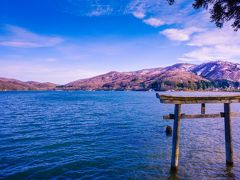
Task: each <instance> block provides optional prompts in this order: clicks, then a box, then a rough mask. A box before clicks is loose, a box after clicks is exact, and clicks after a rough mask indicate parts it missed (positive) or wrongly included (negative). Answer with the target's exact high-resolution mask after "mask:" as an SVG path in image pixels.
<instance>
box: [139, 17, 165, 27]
mask: <svg viewBox="0 0 240 180" xmlns="http://www.w3.org/2000/svg"><path fill="white" fill-rule="evenodd" d="M143 22H144V23H145V24H148V25H150V26H153V27H159V26H161V25H163V24H164V22H163V21H162V20H160V19H157V18H148V19H144V20H143Z"/></svg>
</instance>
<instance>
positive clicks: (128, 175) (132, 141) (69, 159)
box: [0, 91, 240, 179]
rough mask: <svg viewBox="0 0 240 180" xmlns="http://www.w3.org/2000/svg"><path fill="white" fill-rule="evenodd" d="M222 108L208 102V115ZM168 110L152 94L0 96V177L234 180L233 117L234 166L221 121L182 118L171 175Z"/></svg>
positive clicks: (238, 131) (239, 123)
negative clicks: (229, 163)
mask: <svg viewBox="0 0 240 180" xmlns="http://www.w3.org/2000/svg"><path fill="white" fill-rule="evenodd" d="M165 94H167V93H165ZM181 94H189V93H181ZM200 94H202V93H200ZM207 94H209V93H207ZM195 95H196V94H195ZM222 106H223V105H208V104H207V106H206V111H207V112H219V111H223V107H222ZM173 108H174V106H173V105H166V104H160V103H159V100H158V99H157V98H156V96H155V93H154V92H82V91H73V92H65V91H59V92H54V91H49V92H30V91H29V92H1V93H0V179H1V178H10V179H12V178H16V179H24V178H27V179H36V178H37V179H50V178H81V179H159V178H162V179H167V178H171V177H172V178H180V179H182V178H184V179H192V178H199V177H201V178H200V179H204V178H205V179H216V178H217V179H240V119H237V118H234V119H233V120H232V126H233V146H234V166H233V167H232V168H230V167H226V165H225V145H224V121H223V119H193V120H182V121H181V139H180V156H179V171H178V173H177V174H172V173H171V172H170V171H169V169H170V158H171V146H172V138H171V137H167V136H166V134H165V127H166V125H172V123H173V121H165V120H163V119H162V115H164V114H168V113H172V112H173ZM232 110H234V111H238V112H239V111H240V104H233V105H232ZM182 111H183V112H186V113H191V114H193V113H198V112H200V106H199V105H190V106H189V105H185V106H183V107H182Z"/></svg>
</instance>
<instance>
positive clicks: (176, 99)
mask: <svg viewBox="0 0 240 180" xmlns="http://www.w3.org/2000/svg"><path fill="white" fill-rule="evenodd" d="M156 96H157V98H159V99H160V102H161V103H166V104H175V110H174V114H169V115H165V116H163V119H174V124H173V139H172V157H171V169H172V170H177V169H178V157H179V142H180V119H192V118H224V125H225V152H226V163H227V165H233V145H232V123H231V117H239V116H240V113H233V112H231V106H230V104H231V103H240V96H236V95H228V96H191V97H190V96H171V95H161V94H159V93H157V94H156ZM206 103H223V104H224V112H220V113H217V114H205V104H206ZM182 104H201V114H189V115H188V114H182V113H181V105H182Z"/></svg>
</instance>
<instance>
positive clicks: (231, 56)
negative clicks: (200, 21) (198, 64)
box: [179, 27, 240, 61]
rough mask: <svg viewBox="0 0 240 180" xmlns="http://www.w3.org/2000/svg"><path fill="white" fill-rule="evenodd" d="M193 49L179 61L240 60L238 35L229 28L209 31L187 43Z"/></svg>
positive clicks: (239, 38) (239, 39)
mask: <svg viewBox="0 0 240 180" xmlns="http://www.w3.org/2000/svg"><path fill="white" fill-rule="evenodd" d="M187 45H188V46H191V47H192V48H194V49H193V50H191V51H190V52H187V53H185V54H183V56H182V57H181V58H179V60H181V61H209V60H216V59H218V60H219V59H220V60H231V61H235V60H237V59H239V58H240V34H239V33H238V32H235V31H233V30H232V29H230V28H227V27H225V28H223V29H212V30H211V29H209V30H208V31H205V32H202V33H199V34H196V35H194V36H193V37H192V40H190V41H188V42H187Z"/></svg>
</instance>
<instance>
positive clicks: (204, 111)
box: [201, 103, 206, 114]
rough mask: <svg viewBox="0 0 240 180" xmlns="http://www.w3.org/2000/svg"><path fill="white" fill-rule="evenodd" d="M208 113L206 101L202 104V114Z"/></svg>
mask: <svg viewBox="0 0 240 180" xmlns="http://www.w3.org/2000/svg"><path fill="white" fill-rule="evenodd" d="M205 113H206V105H205V103H202V104H201V114H205Z"/></svg>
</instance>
